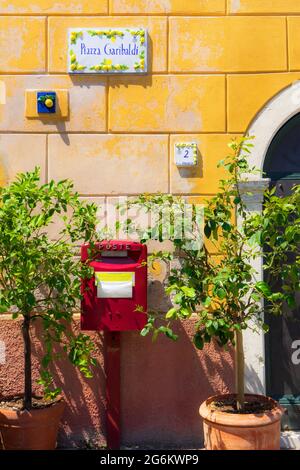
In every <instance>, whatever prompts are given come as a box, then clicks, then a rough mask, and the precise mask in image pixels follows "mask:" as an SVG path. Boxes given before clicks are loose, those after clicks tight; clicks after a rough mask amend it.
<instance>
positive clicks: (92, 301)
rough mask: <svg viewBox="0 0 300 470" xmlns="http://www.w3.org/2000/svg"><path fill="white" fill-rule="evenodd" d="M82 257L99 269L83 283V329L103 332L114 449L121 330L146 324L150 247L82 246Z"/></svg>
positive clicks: (117, 427)
mask: <svg viewBox="0 0 300 470" xmlns="http://www.w3.org/2000/svg"><path fill="white" fill-rule="evenodd" d="M81 260H82V262H83V263H89V265H90V266H91V267H92V268H93V269H94V275H93V277H92V278H90V279H83V280H82V285H81V293H82V302H81V329H82V330H89V331H104V338H105V370H106V400H107V410H106V415H107V419H106V423H107V442H108V447H109V448H110V449H118V448H119V447H120V434H121V432H120V408H121V401H120V347H121V336H120V335H121V332H122V331H134V330H141V329H142V328H143V327H144V326H145V324H146V322H147V313H146V312H147V247H146V246H145V245H143V244H141V243H136V242H130V241H115V240H113V241H105V242H101V243H97V244H95V245H93V246H92V247H91V246H90V245H89V244H84V245H82V247H81Z"/></svg>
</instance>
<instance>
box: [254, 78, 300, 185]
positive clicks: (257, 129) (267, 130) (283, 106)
mask: <svg viewBox="0 0 300 470" xmlns="http://www.w3.org/2000/svg"><path fill="white" fill-rule="evenodd" d="M299 112H300V82H296V83H294V84H293V85H290V86H289V87H288V88H286V89H284V90H283V91H280V92H279V93H278V94H277V95H275V96H274V97H273V98H271V100H270V101H268V103H267V104H266V105H265V106H264V108H262V110H261V111H260V112H259V113H258V114H257V116H256V117H255V118H254V120H253V121H252V122H251V124H250V126H249V128H248V130H247V132H246V134H247V135H249V136H253V137H255V139H254V148H253V151H252V153H251V157H250V163H251V165H252V166H255V167H256V168H258V169H259V170H261V173H260V175H258V176H257V179H260V178H262V170H263V166H264V161H265V157H266V154H267V151H268V148H269V146H270V144H271V142H272V140H273V138H274V137H275V135H276V134H277V132H278V131H279V130H280V128H281V127H282V126H284V124H285V123H286V122H287V121H289V120H290V119H291V118H292V117H293V116H295V115H296V114H298V113H299ZM248 176H249V175H248ZM250 179H253V176H250Z"/></svg>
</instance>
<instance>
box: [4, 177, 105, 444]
mask: <svg viewBox="0 0 300 470" xmlns="http://www.w3.org/2000/svg"><path fill="white" fill-rule="evenodd" d="M95 214H96V207H95V206H94V205H93V204H87V203H85V202H82V201H81V200H80V199H79V197H78V194H77V193H75V192H74V190H73V184H72V183H71V182H70V181H67V180H65V181H60V182H54V181H50V182H49V183H47V184H41V183H40V176H39V169H38V168H36V169H35V170H34V171H33V172H28V173H24V174H19V175H18V176H17V178H16V180H15V181H14V182H12V183H11V184H10V185H8V186H6V187H3V188H0V227H1V230H0V253H1V257H0V308H1V313H2V314H3V315H6V314H7V312H9V313H10V315H12V318H13V319H15V321H16V322H18V324H19V327H20V335H22V338H23V344H24V368H23V377H24V392H23V394H22V395H21V396H10V397H6V396H1V406H0V434H1V444H2V447H3V448H4V449H25V450H26V449H54V448H55V446H56V437H57V432H58V426H59V421H60V418H61V416H62V413H63V410H64V407H65V404H64V401H63V399H62V398H61V396H60V392H61V391H60V389H58V388H56V387H55V386H53V383H52V382H53V381H52V375H51V363H52V361H53V360H54V359H55V360H64V355H65V356H66V357H68V358H69V359H70V361H71V362H72V363H73V364H74V365H75V366H77V367H78V368H79V369H80V371H81V372H82V373H83V374H84V375H85V376H86V377H91V374H92V371H91V368H92V366H93V364H94V359H93V357H92V356H93V349H94V347H93V344H92V342H91V340H90V338H89V336H86V335H83V334H81V333H79V334H75V333H73V331H72V328H71V323H72V316H73V312H74V311H75V310H76V309H77V308H78V305H77V302H78V300H79V298H80V279H81V278H82V277H86V276H89V275H90V273H89V268H88V267H87V266H85V265H84V264H82V263H81V262H80V261H79V260H78V259H77V258H76V257H74V246H75V245H76V243H77V244H78V243H79V242H80V241H82V240H83V241H84V240H89V241H91V240H93V238H94V234H95V223H96V216H95ZM53 227H56V230H57V233H56V234H55V233H54V232H55V229H53ZM35 326H39V327H41V330H42V342H43V348H44V357H42V358H40V364H41V370H40V380H39V384H40V385H42V386H43V387H44V394H43V395H42V396H36V394H35V386H34V384H33V383H32V348H31V346H32V337H33V335H34V331H35ZM57 347H59V348H60V349H61V352H60V353H59V354H58V351H57Z"/></svg>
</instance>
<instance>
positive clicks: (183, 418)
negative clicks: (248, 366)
mask: <svg viewBox="0 0 300 470" xmlns="http://www.w3.org/2000/svg"><path fill="white" fill-rule="evenodd" d="M192 331H193V322H192V321H189V322H186V323H185V325H184V328H183V326H180V327H179V333H180V340H179V341H178V342H177V343H173V342H172V341H170V340H168V339H167V338H164V337H160V338H159V340H158V341H157V342H156V343H154V344H153V343H152V341H151V338H142V337H141V336H139V334H138V333H129V332H126V333H122V340H121V345H122V346H121V347H122V354H121V367H122V377H121V383H122V385H121V401H122V445H125V446H129V447H131V446H132V447H134V446H141V447H143V448H145V447H146V448H148V447H153V448H160V447H162V448H175V447H193V448H195V447H201V445H202V425H201V421H200V418H199V415H198V408H199V405H200V403H201V402H202V401H203V400H204V399H205V398H206V397H208V396H209V395H211V394H213V393H218V392H227V391H229V390H232V386H233V373H232V357H231V354H230V353H229V352H224V351H221V350H219V348H218V347H215V346H213V345H211V346H209V347H208V348H206V350H205V351H204V352H199V351H197V350H196V349H195V348H194V346H193V344H192V342H191V339H190V337H191V334H192ZM38 336H40V334H39V332H38V331H37V332H36V333H34V337H35V340H34V348H33V349H34V353H33V355H34V377H35V379H36V378H37V377H38V374H37V370H38V361H37V357H38V356H39V355H40V354H41V344H40V340H39V339H38V338H37V337H38ZM92 336H93V338H94V340H95V343H96V345H97V349H98V351H99V352H98V354H97V359H98V362H99V365H98V367H97V368H95V373H94V378H93V379H91V380H87V379H84V378H82V377H81V376H80V374H79V373H78V372H77V371H76V370H75V369H74V368H73V367H72V366H70V364H69V363H68V362H67V361H65V360H63V361H60V362H58V363H57V364H56V366H55V381H56V384H57V385H59V386H61V387H62V389H63V392H64V396H65V398H66V401H67V409H66V412H65V414H64V417H63V422H62V426H61V429H60V434H59V445H60V446H62V447H74V446H75V447H76V446H77V447H85V446H90V445H92V446H95V445H97V446H101V445H105V434H106V433H105V373H104V365H103V355H102V351H103V336H102V334H101V333H96V334H93V335H92ZM0 341H4V342H5V346H6V363H5V364H3V365H0V397H1V396H4V395H8V394H14V393H20V392H22V384H23V376H22V362H23V358H22V340H21V337H20V334H19V325H18V322H17V321H12V320H9V319H2V320H1V321H0ZM37 390H38V389H37Z"/></svg>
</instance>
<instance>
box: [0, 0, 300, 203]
mask: <svg viewBox="0 0 300 470" xmlns="http://www.w3.org/2000/svg"><path fill="white" fill-rule="evenodd" d="M297 15H300V1H296V0H227V2H226V0H147V1H145V0H76V1H74V0H2V1H1V2H0V74H1V76H0V165H1V171H0V182H1V183H2V184H4V183H7V182H8V181H10V180H11V179H12V178H13V177H14V175H15V173H16V172H18V171H21V170H27V169H30V168H32V167H33V166H34V165H36V164H39V165H40V166H41V167H42V175H43V178H44V179H45V180H49V179H50V178H52V177H54V178H65V177H70V178H72V179H74V181H75V186H76V188H77V189H78V190H79V191H80V193H81V194H82V195H85V196H93V197H94V198H95V197H96V198H97V197H99V198H100V196H113V195H118V194H127V193H128V194H132V193H138V192H141V191H163V192H168V191H172V192H176V193H183V194H192V195H206V194H213V193H214V192H215V191H216V188H217V183H218V178H219V177H220V176H221V175H222V173H221V170H218V169H217V168H216V162H217V161H218V160H219V159H220V158H222V157H223V156H224V153H225V152H226V143H227V141H228V140H229V139H230V138H231V136H232V135H236V134H240V133H244V132H245V130H246V129H247V127H248V125H249V123H250V122H251V120H252V119H253V117H254V116H255V114H256V113H257V112H258V111H259V110H260V109H261V107H262V106H263V105H264V104H265V103H266V102H267V101H268V100H269V99H270V98H271V97H272V96H273V95H274V94H276V93H277V92H279V91H280V90H281V89H283V88H285V87H286V86H288V85H289V84H291V83H293V82H294V81H296V80H298V78H299V70H300V16H297ZM97 26H98V27H100V26H101V27H117V26H118V27H124V26H128V27H137V26H141V27H145V28H147V29H148V31H149V35H150V73H149V74H148V75H147V76H135V77H130V76H117V77H116V76H114V77H109V76H107V77H105V76H90V77H89V76H86V75H82V76H78V75H77V76H74V77H71V76H68V74H67V73H66V70H67V40H66V35H67V29H68V28H70V27H97ZM39 88H40V89H48V90H51V89H63V90H68V92H69V103H70V115H69V118H68V119H67V120H55V119H53V120H49V118H48V119H47V120H39V119H28V118H26V117H25V112H24V103H25V92H26V90H30V89H39ZM184 140H186V141H189V140H195V141H196V142H198V144H199V150H200V154H201V159H200V163H199V165H198V167H197V168H192V169H184V170H180V171H179V170H178V168H177V167H176V166H175V165H174V164H173V148H174V143H175V142H176V141H184ZM99 200H100V199H99Z"/></svg>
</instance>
